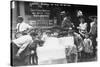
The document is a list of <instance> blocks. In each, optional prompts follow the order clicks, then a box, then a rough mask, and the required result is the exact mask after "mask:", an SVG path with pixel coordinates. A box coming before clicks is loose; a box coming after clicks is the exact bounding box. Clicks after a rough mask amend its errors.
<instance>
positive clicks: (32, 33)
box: [30, 32, 38, 36]
mask: <svg viewBox="0 0 100 67" xmlns="http://www.w3.org/2000/svg"><path fill="white" fill-rule="evenodd" d="M30 35H31V36H37V35H38V34H37V33H35V32H31V33H30Z"/></svg>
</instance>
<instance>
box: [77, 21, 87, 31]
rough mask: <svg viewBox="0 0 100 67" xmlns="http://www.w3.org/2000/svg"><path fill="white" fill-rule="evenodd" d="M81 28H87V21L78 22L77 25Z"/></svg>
mask: <svg viewBox="0 0 100 67" xmlns="http://www.w3.org/2000/svg"><path fill="white" fill-rule="evenodd" d="M79 27H80V29H81V30H86V29H87V23H80V25H79Z"/></svg>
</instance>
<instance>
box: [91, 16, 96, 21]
mask: <svg viewBox="0 0 100 67" xmlns="http://www.w3.org/2000/svg"><path fill="white" fill-rule="evenodd" d="M94 18H96V19H97V16H89V19H91V20H93V19H94Z"/></svg>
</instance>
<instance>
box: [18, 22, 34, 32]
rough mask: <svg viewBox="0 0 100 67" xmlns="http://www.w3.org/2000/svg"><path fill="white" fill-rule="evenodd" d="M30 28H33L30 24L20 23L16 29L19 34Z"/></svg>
mask: <svg viewBox="0 0 100 67" xmlns="http://www.w3.org/2000/svg"><path fill="white" fill-rule="evenodd" d="M30 28H32V26H30V25H29V24H27V23H25V22H22V23H18V24H17V27H16V29H17V31H18V32H22V31H24V30H27V29H30Z"/></svg>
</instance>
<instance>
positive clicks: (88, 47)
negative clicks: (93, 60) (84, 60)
mask: <svg viewBox="0 0 100 67" xmlns="http://www.w3.org/2000/svg"><path fill="white" fill-rule="evenodd" d="M83 47H84V48H83V50H84V52H85V54H86V56H90V55H91V54H92V52H93V46H92V41H91V39H90V38H89V35H88V34H86V35H85V39H84V41H83Z"/></svg>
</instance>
